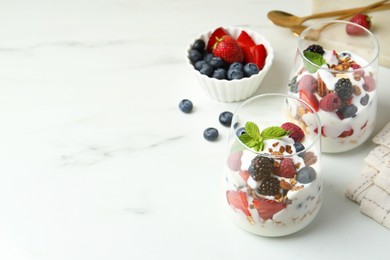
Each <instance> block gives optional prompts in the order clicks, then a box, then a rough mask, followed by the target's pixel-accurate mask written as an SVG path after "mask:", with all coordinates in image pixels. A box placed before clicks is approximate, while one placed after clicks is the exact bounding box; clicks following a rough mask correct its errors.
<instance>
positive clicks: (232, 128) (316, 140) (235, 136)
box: [230, 93, 322, 158]
mask: <svg viewBox="0 0 390 260" xmlns="http://www.w3.org/2000/svg"><path fill="white" fill-rule="evenodd" d="M270 96H273V97H280V98H286V99H293V100H295V101H298V102H301V103H303V104H305V106H307V107H308V108H310V110H311V111H312V113H313V114H314V115H315V119H316V122H317V125H318V131H317V133H315V136H314V137H311V139H312V140H311V143H310V145H308V146H307V147H306V146H305V149H303V150H301V151H299V152H294V153H291V154H286V155H273V154H270V153H267V151H255V150H253V149H252V148H249V147H248V146H246V145H245V144H244V143H243V142H241V140H240V138H238V136H237V134H236V131H234V130H235V129H234V128H235V124H236V118H237V115H238V114H239V112H240V111H241V110H242V108H243V107H244V106H246V105H248V104H249V103H252V102H253V101H254V100H257V99H261V98H264V97H270ZM230 128H231V129H230V130H231V131H232V132H231V134H233V135H234V138H235V139H236V140H238V142H239V143H240V144H241V145H242V146H244V147H245V148H246V149H248V150H249V151H250V152H253V153H255V154H257V155H262V156H264V157H269V158H289V157H293V156H296V155H298V156H299V155H300V154H304V153H305V152H307V151H309V150H310V149H311V148H312V147H313V146H314V145H315V144H316V142H318V143H319V152H321V128H322V125H321V120H320V117H319V115H318V113H317V111H316V110H315V109H314V108H313V107H312V106H311V105H310V104H309V103H307V102H306V101H304V100H302V99H300V98H297V97H294V96H292V95H289V94H282V93H265V94H260V95H257V96H253V97H251V98H249V99H247V100H245V101H244V102H243V103H241V104H240V105H239V106H238V108H237V109H236V110H235V111H234V113H233V118H232V125H231V127H230Z"/></svg>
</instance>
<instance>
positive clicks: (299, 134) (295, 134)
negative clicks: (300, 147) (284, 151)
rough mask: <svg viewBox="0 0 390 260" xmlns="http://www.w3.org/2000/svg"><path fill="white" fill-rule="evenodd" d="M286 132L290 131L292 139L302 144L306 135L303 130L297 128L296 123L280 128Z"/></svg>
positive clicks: (286, 124)
mask: <svg viewBox="0 0 390 260" xmlns="http://www.w3.org/2000/svg"><path fill="white" fill-rule="evenodd" d="M280 127H281V128H283V129H284V130H286V131H289V132H290V134H289V135H288V136H289V137H291V138H292V139H294V142H300V141H302V140H303V138H305V133H304V132H303V131H302V129H301V128H300V127H299V126H297V125H296V124H294V123H291V122H286V123H284V124H282V125H281V126H280Z"/></svg>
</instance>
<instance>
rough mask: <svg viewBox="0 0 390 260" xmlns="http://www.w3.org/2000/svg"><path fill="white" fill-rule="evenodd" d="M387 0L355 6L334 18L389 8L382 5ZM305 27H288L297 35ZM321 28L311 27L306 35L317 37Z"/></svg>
mask: <svg viewBox="0 0 390 260" xmlns="http://www.w3.org/2000/svg"><path fill="white" fill-rule="evenodd" d="M388 1H389V0H384V1H379V2H376V3H373V4H371V5H368V6H365V7H360V8H356V9H355V10H354V11H353V12H350V13H347V14H344V15H342V16H340V17H338V18H336V20H343V19H346V18H348V17H351V16H354V15H356V14H359V13H363V12H365V11H370V12H371V11H374V10H375V11H379V10H384V9H389V8H390V7H387V6H388V5H383V4H384V3H386V2H388ZM306 28H307V26H304V25H294V26H291V27H290V30H291V31H292V32H293V33H294V35H296V36H299V35H301V33H302V32H303V31H304V30H305V29H306ZM322 29H324V28H320V29H317V30H314V29H313V30H312V31H311V32H310V35H308V36H307V37H309V38H311V40H316V39H318V37H319V35H320V33H321V30H322Z"/></svg>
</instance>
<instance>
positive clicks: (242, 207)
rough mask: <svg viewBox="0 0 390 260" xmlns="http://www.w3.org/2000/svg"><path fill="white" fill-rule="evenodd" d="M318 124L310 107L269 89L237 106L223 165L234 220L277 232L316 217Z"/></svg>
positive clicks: (319, 188) (228, 207)
mask: <svg viewBox="0 0 390 260" xmlns="http://www.w3.org/2000/svg"><path fill="white" fill-rule="evenodd" d="M306 120H308V121H310V124H306V123H305V121H306ZM320 128H321V124H320V120H319V117H318V115H317V113H316V111H315V110H314V108H312V107H311V106H310V105H309V104H307V103H306V102H305V101H302V100H300V99H298V98H296V97H292V96H289V95H285V94H276V93H270V94H263V95H259V96H255V97H253V98H251V99H248V100H247V101H245V102H244V103H243V104H241V105H240V107H239V108H238V109H237V111H236V112H235V113H234V115H233V119H232V126H231V129H230V135H229V141H228V147H229V149H228V154H227V158H226V163H225V168H224V172H225V179H224V193H225V194H224V195H225V198H224V200H225V206H226V211H227V214H228V215H229V216H230V217H231V219H232V220H233V222H234V223H236V224H237V225H238V226H240V227H241V228H243V229H245V230H247V231H249V232H251V233H254V234H258V235H262V236H272V237H277V236H284V235H288V234H292V233H294V232H297V231H299V230H301V229H303V228H304V227H305V226H307V225H308V224H309V223H310V222H311V221H312V220H313V219H314V218H315V216H316V215H317V213H318V212H319V210H320V207H321V203H322V196H321V194H322V176H321V154H320V152H321V133H320V132H319V131H317V129H320Z"/></svg>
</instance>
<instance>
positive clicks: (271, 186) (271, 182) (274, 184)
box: [257, 176, 280, 196]
mask: <svg viewBox="0 0 390 260" xmlns="http://www.w3.org/2000/svg"><path fill="white" fill-rule="evenodd" d="M279 182H280V181H279V180H278V179H277V178H275V177H271V176H268V177H265V178H264V179H263V181H262V182H261V184H260V186H259V188H258V189H257V192H258V193H260V194H262V195H266V196H275V195H276V194H278V193H279V190H280V188H279Z"/></svg>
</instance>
